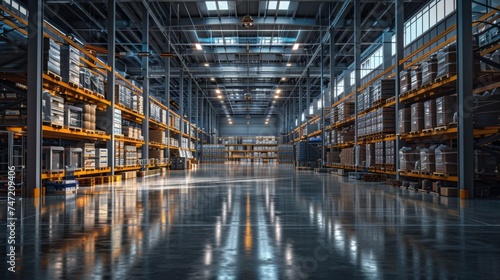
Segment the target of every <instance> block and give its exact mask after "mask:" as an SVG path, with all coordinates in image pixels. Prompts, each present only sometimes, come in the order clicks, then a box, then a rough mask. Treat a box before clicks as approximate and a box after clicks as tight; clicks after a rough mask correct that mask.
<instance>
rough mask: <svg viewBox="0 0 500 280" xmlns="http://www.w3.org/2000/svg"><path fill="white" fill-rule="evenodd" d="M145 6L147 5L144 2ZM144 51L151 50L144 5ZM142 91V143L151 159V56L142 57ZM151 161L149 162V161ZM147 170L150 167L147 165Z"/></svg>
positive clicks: (147, 12) (144, 153)
mask: <svg viewBox="0 0 500 280" xmlns="http://www.w3.org/2000/svg"><path fill="white" fill-rule="evenodd" d="M144 5H145V6H146V5H147V3H146V4H144ZM142 51H143V52H145V53H146V52H149V9H148V7H147V6H146V7H144V11H143V12H142ZM142 76H143V77H144V81H143V82H142V92H143V96H144V120H143V121H142V135H143V136H144V145H142V158H143V159H145V160H148V159H149V115H150V105H149V104H150V100H149V56H148V55H145V56H143V57H142ZM148 163H149V162H148ZM145 169H146V170H147V169H148V167H147V165H146V168H145Z"/></svg>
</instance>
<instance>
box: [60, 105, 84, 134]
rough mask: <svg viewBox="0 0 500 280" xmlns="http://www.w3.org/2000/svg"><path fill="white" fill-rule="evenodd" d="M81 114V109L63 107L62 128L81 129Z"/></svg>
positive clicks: (70, 106)
mask: <svg viewBox="0 0 500 280" xmlns="http://www.w3.org/2000/svg"><path fill="white" fill-rule="evenodd" d="M82 120H83V112H82V108H80V107H76V106H72V105H68V104H66V105H64V126H65V127H69V128H82V123H83V122H82Z"/></svg>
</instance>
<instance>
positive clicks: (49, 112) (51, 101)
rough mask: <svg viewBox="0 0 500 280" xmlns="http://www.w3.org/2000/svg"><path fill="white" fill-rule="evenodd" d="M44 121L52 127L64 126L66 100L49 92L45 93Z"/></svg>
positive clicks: (43, 101)
mask: <svg viewBox="0 0 500 280" xmlns="http://www.w3.org/2000/svg"><path fill="white" fill-rule="evenodd" d="M42 120H43V122H46V123H50V124H52V125H59V126H63V125H64V99H63V98H62V97H60V96H56V95H52V94H50V93H49V92H48V91H44V92H43V97H42Z"/></svg>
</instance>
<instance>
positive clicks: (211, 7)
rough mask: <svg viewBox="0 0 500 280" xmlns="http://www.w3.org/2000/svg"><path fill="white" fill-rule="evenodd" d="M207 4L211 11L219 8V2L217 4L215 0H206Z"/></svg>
mask: <svg viewBox="0 0 500 280" xmlns="http://www.w3.org/2000/svg"><path fill="white" fill-rule="evenodd" d="M205 3H206V4H207V10H209V11H215V10H217V4H215V1H206V2H205Z"/></svg>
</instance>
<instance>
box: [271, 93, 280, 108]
mask: <svg viewBox="0 0 500 280" xmlns="http://www.w3.org/2000/svg"><path fill="white" fill-rule="evenodd" d="M279 97H280V96H279V95H275V96H274V98H279ZM271 108H272V107H271Z"/></svg>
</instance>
